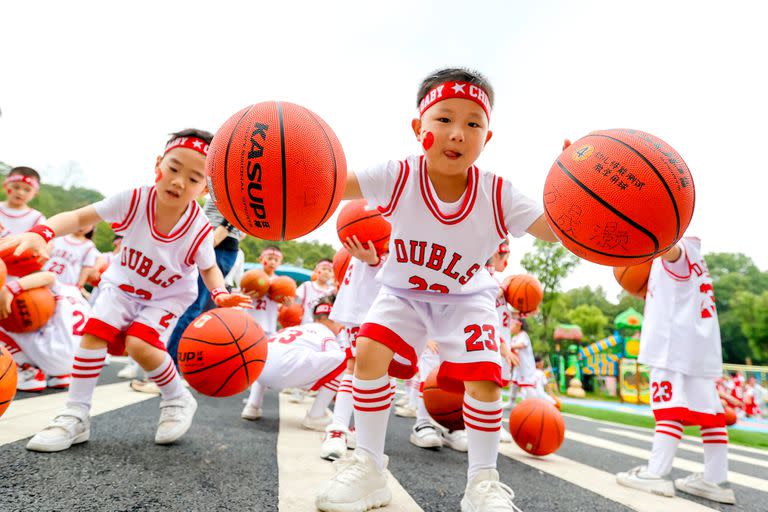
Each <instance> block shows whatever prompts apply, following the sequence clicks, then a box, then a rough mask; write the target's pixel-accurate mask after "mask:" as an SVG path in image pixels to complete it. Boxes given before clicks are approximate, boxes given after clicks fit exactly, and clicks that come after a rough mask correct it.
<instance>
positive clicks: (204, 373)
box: [179, 308, 267, 396]
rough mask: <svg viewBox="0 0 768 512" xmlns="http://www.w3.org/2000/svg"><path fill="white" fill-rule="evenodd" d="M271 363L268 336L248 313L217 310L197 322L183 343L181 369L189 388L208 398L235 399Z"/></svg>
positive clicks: (190, 327) (183, 337)
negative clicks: (265, 363) (227, 397)
mask: <svg viewBox="0 0 768 512" xmlns="http://www.w3.org/2000/svg"><path fill="white" fill-rule="evenodd" d="M266 360H267V336H266V335H265V334H264V331H263V330H262V328H261V326H260V325H259V324H258V323H256V321H255V320H254V319H253V318H251V317H250V315H249V314H248V313H246V312H245V311H242V310H240V309H234V308H217V309H212V310H210V311H207V312H205V313H203V314H202V315H200V316H199V317H197V318H196V319H194V320H193V321H192V323H191V324H189V327H187V328H186V330H184V334H182V335H181V340H180V341H179V369H180V370H181V373H183V374H184V378H185V379H187V382H189V385H190V386H192V387H193V388H195V389H196V390H197V391H199V392H200V393H202V394H204V395H208V396H232V395H235V394H237V393H241V392H243V391H245V390H246V389H248V386H250V385H251V384H253V382H254V381H255V380H256V379H258V378H259V375H261V370H262V369H263V368H264V362H265V361H266Z"/></svg>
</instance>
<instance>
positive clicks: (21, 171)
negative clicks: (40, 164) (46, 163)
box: [8, 166, 40, 182]
mask: <svg viewBox="0 0 768 512" xmlns="http://www.w3.org/2000/svg"><path fill="white" fill-rule="evenodd" d="M14 174H18V175H21V176H28V177H30V178H35V179H36V180H37V181H38V182H40V173H38V172H37V171H36V170H34V169H33V168H31V167H24V166H21V167H14V168H13V169H11V171H10V172H9V173H8V176H13V175H14Z"/></svg>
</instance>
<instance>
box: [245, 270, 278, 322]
mask: <svg viewBox="0 0 768 512" xmlns="http://www.w3.org/2000/svg"><path fill="white" fill-rule="evenodd" d="M276 277H277V274H272V275H271V276H270V277H269V280H270V281H272V280H273V279H274V278H276ZM279 307H280V304H278V303H277V302H275V301H273V300H272V299H270V298H269V296H268V295H264V297H262V298H260V299H253V309H246V310H245V311H246V312H247V313H248V314H249V315H251V318H253V319H254V320H256V322H258V324H259V325H260V326H261V328H262V329H264V332H265V333H266V334H267V336H271V335H272V334H274V333H275V331H276V330H277V313H278V308H279Z"/></svg>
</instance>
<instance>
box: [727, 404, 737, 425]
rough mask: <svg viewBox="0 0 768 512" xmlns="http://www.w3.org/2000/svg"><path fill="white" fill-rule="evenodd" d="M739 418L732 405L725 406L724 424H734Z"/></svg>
mask: <svg viewBox="0 0 768 512" xmlns="http://www.w3.org/2000/svg"><path fill="white" fill-rule="evenodd" d="M738 420H739V418H738V416H736V411H734V410H733V407H729V406H727V405H726V406H725V424H726V425H728V426H730V425H735V424H736V422H737V421H738Z"/></svg>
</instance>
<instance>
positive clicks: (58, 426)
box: [27, 407, 91, 452]
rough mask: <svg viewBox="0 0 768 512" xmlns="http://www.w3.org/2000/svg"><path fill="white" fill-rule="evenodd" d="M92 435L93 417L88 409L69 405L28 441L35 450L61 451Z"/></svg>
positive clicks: (84, 440) (28, 444)
mask: <svg viewBox="0 0 768 512" xmlns="http://www.w3.org/2000/svg"><path fill="white" fill-rule="evenodd" d="M90 437H91V418H90V415H89V414H88V411H86V410H85V409H81V408H79V407H67V408H66V409H64V410H63V411H62V412H61V413H59V414H58V415H57V416H56V417H55V418H53V420H52V421H51V422H50V423H49V424H48V426H46V427H45V428H44V429H43V430H41V431H40V432H38V433H37V434H35V436H34V437H33V438H32V439H30V440H29V442H28V443H27V450H31V451H33V452H60V451H62V450H66V449H67V448H69V447H70V446H72V445H73V444H79V443H84V442H86V441H87V440H88V439H89V438H90Z"/></svg>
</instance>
